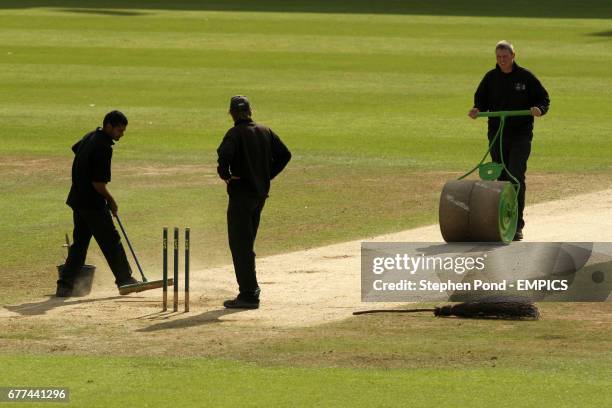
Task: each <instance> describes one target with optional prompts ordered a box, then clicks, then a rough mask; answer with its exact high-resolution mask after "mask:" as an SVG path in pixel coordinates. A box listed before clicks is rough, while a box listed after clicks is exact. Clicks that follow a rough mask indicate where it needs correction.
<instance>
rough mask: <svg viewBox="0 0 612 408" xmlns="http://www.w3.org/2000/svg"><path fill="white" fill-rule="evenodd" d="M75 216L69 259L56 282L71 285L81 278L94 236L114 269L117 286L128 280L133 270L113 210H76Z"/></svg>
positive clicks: (74, 211) (112, 269) (73, 216)
mask: <svg viewBox="0 0 612 408" xmlns="http://www.w3.org/2000/svg"><path fill="white" fill-rule="evenodd" d="M72 218H73V220H74V231H73V232H72V237H73V243H72V245H71V246H70V249H69V250H68V258H66V263H65V265H64V269H63V271H62V273H61V274H60V279H59V280H58V281H57V283H58V285H65V286H68V287H72V286H73V284H74V282H75V281H76V280H77V279H78V277H79V274H80V273H81V267H82V266H83V264H84V263H85V258H86V256H87V249H88V248H89V242H90V241H91V237H92V236H93V237H94V238H95V239H96V242H97V243H98V246H100V249H101V250H102V253H103V254H104V257H105V258H106V261H107V262H108V265H109V266H110V268H111V271H113V275H115V283H116V284H117V286H121V285H123V284H125V283H127V282H129V280H130V278H131V276H132V270H131V268H130V264H129V262H128V260H127V257H126V255H125V250H124V249H123V245H122V244H121V238H120V236H119V233H118V232H117V229H116V228H115V224H114V223H113V219H112V217H111V213H110V211H109V210H81V209H73V210H72Z"/></svg>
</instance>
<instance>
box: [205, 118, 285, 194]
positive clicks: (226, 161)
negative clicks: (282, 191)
mask: <svg viewBox="0 0 612 408" xmlns="http://www.w3.org/2000/svg"><path fill="white" fill-rule="evenodd" d="M217 153H218V155H219V159H218V163H219V166H218V167H217V172H218V173H219V177H221V178H222V179H223V180H229V183H228V186H227V192H228V194H230V195H240V194H243V195H248V196H256V197H261V198H265V197H267V196H268V192H269V191H270V180H272V179H273V178H274V177H276V175H277V174H278V173H280V172H281V171H282V170H283V169H284V168H285V166H286V165H287V163H289V160H290V159H291V153H290V152H289V149H287V146H285V145H284V144H283V142H282V141H281V140H280V138H279V137H278V136H277V135H276V134H275V133H274V132H273V131H272V129H270V128H268V127H266V126H263V125H259V124H257V123H255V122H253V121H252V120H238V121H237V122H236V123H235V125H234V127H233V128H231V129H230V130H228V131H227V133H226V134H225V137H224V138H223V141H222V142H221V145H220V146H219V148H218V149H217ZM232 177H239V178H240V179H235V178H232Z"/></svg>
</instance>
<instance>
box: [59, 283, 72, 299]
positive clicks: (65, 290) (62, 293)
mask: <svg viewBox="0 0 612 408" xmlns="http://www.w3.org/2000/svg"><path fill="white" fill-rule="evenodd" d="M55 296H56V297H71V296H72V287H70V286H68V285H64V284H61V283H58V284H57V290H56V291H55Z"/></svg>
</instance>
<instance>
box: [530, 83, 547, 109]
mask: <svg viewBox="0 0 612 408" xmlns="http://www.w3.org/2000/svg"><path fill="white" fill-rule="evenodd" d="M531 80H532V82H533V85H532V87H530V89H533V92H532V95H531V98H530V99H531V106H532V108H531V113H532V115H533V116H542V115H546V112H548V109H549V108H550V98H549V96H548V92H547V91H546V89H545V88H544V86H543V85H542V83H541V82H540V80H539V79H538V78H537V77H536V76H535V75H533V74H531ZM538 111H539V112H538Z"/></svg>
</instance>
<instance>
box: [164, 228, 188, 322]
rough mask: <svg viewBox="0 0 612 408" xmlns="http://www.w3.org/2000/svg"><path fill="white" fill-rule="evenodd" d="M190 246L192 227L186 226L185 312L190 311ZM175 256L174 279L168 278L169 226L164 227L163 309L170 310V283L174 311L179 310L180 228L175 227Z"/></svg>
mask: <svg viewBox="0 0 612 408" xmlns="http://www.w3.org/2000/svg"><path fill="white" fill-rule="evenodd" d="M189 246H190V229H189V228H185V258H184V264H185V272H184V279H185V298H184V305H185V312H188V311H189ZM173 248H174V257H173V267H174V268H173V272H174V275H173V279H168V228H167V227H164V229H163V235H162V249H163V254H162V257H163V295H162V296H163V298H162V311H163V312H165V311H167V310H168V284H169V283H170V284H171V285H173V286H174V289H173V307H172V310H173V311H174V312H178V309H179V287H178V282H179V229H178V228H177V227H175V228H174V239H173Z"/></svg>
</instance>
